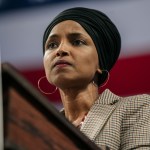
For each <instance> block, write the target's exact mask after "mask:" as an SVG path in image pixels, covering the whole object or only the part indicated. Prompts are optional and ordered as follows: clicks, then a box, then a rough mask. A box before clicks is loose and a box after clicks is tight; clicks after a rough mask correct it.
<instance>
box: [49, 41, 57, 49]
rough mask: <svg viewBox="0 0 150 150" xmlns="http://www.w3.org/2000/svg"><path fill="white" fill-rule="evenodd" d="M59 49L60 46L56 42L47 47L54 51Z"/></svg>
mask: <svg viewBox="0 0 150 150" xmlns="http://www.w3.org/2000/svg"><path fill="white" fill-rule="evenodd" d="M57 47H58V44H57V43H55V42H52V43H49V44H48V45H47V49H54V48H57Z"/></svg>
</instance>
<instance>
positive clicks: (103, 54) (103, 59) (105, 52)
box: [43, 7, 121, 85]
mask: <svg viewBox="0 0 150 150" xmlns="http://www.w3.org/2000/svg"><path fill="white" fill-rule="evenodd" d="M65 20H73V21H76V22H78V23H79V24H80V25H81V26H82V27H83V28H84V29H85V30H86V32H87V33H88V34H89V35H90V37H91V38H92V40H93V42H94V44H95V47H96V49H97V53H98V58H99V66H100V69H101V70H107V71H110V70H111V68H112V67H113V66H114V64H115V62H116V61H117V59H118V57H119V54H120V48H121V37H120V34H119V31H118V29H117V27H116V26H115V25H114V23H113V22H112V21H111V20H110V19H109V18H108V16H106V15H105V14H104V13H103V12H101V11H98V10H95V9H90V8H83V7H75V8H70V9H67V10H64V11H62V12H61V13H59V14H58V15H57V16H56V17H55V18H54V19H53V20H52V22H51V23H50V24H49V25H48V27H47V29H46V31H45V33H44V37H43V52H44V51H45V48H44V47H45V42H46V40H47V38H48V36H49V34H50V32H51V30H52V29H53V27H54V26H55V25H56V24H58V23H60V22H62V21H65ZM107 71H104V72H103V73H102V74H101V75H99V78H98V84H99V85H100V84H102V83H103V82H104V81H105V80H106V78H107V75H108V74H107Z"/></svg>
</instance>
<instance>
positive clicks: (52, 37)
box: [48, 34, 59, 39]
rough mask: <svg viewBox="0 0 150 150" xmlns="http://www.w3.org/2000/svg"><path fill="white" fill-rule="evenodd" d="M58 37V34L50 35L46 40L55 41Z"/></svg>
mask: <svg viewBox="0 0 150 150" xmlns="http://www.w3.org/2000/svg"><path fill="white" fill-rule="evenodd" d="M58 37H59V35H58V34H51V35H49V37H48V39H55V38H58Z"/></svg>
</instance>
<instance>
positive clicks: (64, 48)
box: [56, 43, 69, 56]
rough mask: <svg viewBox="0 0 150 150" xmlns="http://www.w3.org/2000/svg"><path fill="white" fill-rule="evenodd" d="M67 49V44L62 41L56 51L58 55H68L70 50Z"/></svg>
mask: <svg viewBox="0 0 150 150" xmlns="http://www.w3.org/2000/svg"><path fill="white" fill-rule="evenodd" d="M67 49H68V47H67V45H66V44H64V43H62V44H61V45H60V47H59V49H58V50H57V52H56V56H67V55H69V51H67Z"/></svg>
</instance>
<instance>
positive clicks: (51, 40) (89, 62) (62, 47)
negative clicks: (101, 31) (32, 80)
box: [44, 20, 99, 88]
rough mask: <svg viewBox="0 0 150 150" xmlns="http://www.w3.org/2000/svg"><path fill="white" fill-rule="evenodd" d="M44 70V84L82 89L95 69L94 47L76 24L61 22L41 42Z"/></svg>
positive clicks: (96, 56)
mask: <svg viewBox="0 0 150 150" xmlns="http://www.w3.org/2000/svg"><path fill="white" fill-rule="evenodd" d="M44 68H45V73H46V77H47V79H48V81H49V82H50V83H52V84H54V85H56V86H57V87H59V88H64V87H66V88H67V87H68V88H69V87H79V86H81V87H83V86H86V85H87V84H89V83H90V82H91V81H93V78H94V75H95V73H96V71H97V69H98V68H99V64H98V55H97V51H96V48H95V45H94V43H93V41H92V39H91V37H90V36H89V35H88V33H87V32H86V31H85V30H84V28H83V27H82V26H81V25H80V24H79V23H77V22H75V21H71V20H67V21H63V22H61V23H59V24H57V25H56V26H54V28H53V29H52V30H51V32H50V34H49V37H48V39H47V41H46V43H45V54H44Z"/></svg>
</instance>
